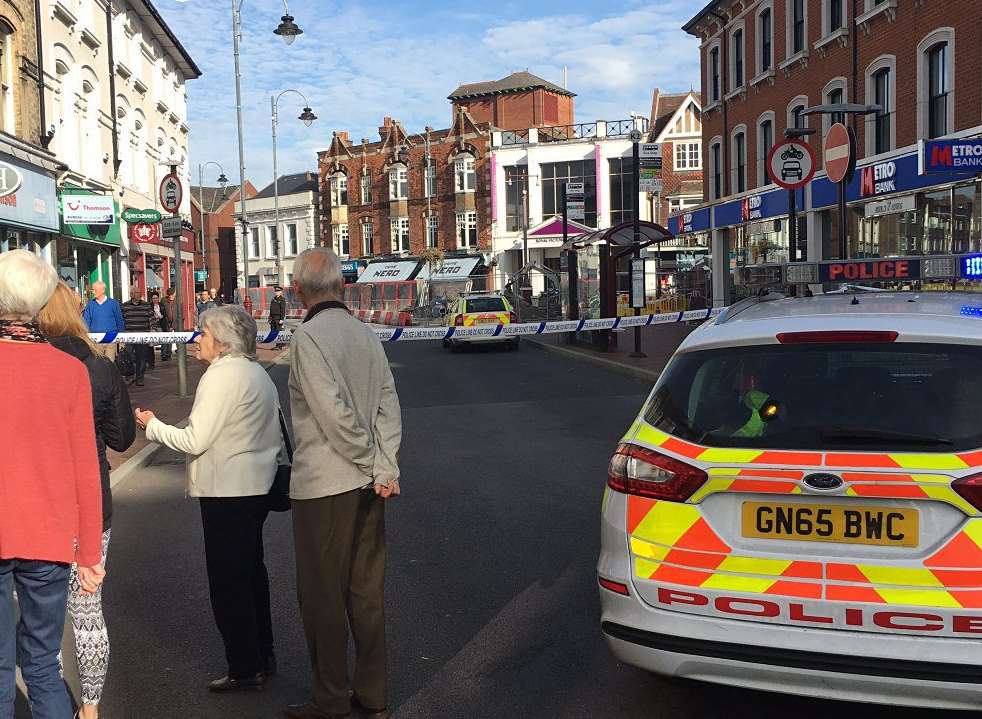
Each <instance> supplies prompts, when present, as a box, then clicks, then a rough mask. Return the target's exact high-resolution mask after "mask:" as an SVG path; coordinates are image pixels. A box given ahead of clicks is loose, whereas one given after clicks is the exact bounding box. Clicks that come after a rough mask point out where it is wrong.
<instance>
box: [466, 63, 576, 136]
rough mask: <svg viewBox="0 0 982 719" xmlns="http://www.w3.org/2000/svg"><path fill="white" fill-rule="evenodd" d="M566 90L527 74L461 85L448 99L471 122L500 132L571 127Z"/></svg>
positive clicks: (570, 95)
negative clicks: (486, 125)
mask: <svg viewBox="0 0 982 719" xmlns="http://www.w3.org/2000/svg"><path fill="white" fill-rule="evenodd" d="M574 97H575V95H574V94H573V93H572V92H570V91H569V90H567V89H566V88H563V87H559V85H554V84H553V83H551V82H549V81H547V80H543V79H542V78H541V77H536V76H535V75H532V74H531V73H528V72H515V73H512V74H511V75H509V76H508V77H506V78H503V79H501V80H494V81H492V82H475V83H470V84H467V85H461V86H460V87H458V88H457V89H456V90H454V91H453V92H452V93H450V96H449V97H448V98H447V99H448V100H450V101H451V102H453V104H454V109H455V110H456V109H457V108H462V109H464V110H466V111H467V112H468V113H469V114H470V116H471V118H473V120H474V122H477V123H482V122H486V123H488V124H490V125H493V126H494V127H495V128H497V129H499V130H523V129H525V128H528V127H540V126H542V125H571V124H573V98H574Z"/></svg>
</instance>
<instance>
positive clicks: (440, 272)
mask: <svg viewBox="0 0 982 719" xmlns="http://www.w3.org/2000/svg"><path fill="white" fill-rule="evenodd" d="M481 263H482V258H480V257H447V258H446V259H444V260H443V262H442V263H440V264H435V265H434V266H433V282H462V281H463V280H466V279H467V278H468V277H470V275H471V273H472V272H474V270H476V269H477V268H478V266H479V265H481ZM416 279H419V280H428V279H430V266H429V265H428V264H426V263H425V262H424V263H423V267H422V268H421V269H420V271H419V275H418V276H417V277H416Z"/></svg>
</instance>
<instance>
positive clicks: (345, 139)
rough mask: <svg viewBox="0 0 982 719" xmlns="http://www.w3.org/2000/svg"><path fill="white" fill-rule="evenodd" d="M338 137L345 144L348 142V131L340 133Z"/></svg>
mask: <svg viewBox="0 0 982 719" xmlns="http://www.w3.org/2000/svg"><path fill="white" fill-rule="evenodd" d="M338 137H340V138H341V139H342V140H344V141H345V142H348V131H347V130H340V131H338Z"/></svg>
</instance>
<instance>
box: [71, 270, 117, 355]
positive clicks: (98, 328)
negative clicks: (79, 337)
mask: <svg viewBox="0 0 982 719" xmlns="http://www.w3.org/2000/svg"><path fill="white" fill-rule="evenodd" d="M92 294H93V297H92V299H91V300H89V301H88V304H86V305H85V309H84V310H82V319H83V320H85V325H86V326H87V327H88V328H89V332H125V331H126V329H125V325H124V323H123V311H122V309H120V306H119V302H117V301H116V300H114V299H113V298H112V297H106V283H105V282H103V281H102V280H98V281H96V282H93V283H92ZM98 350H99V352H101V353H102V354H104V355H105V356H106V357H108V358H109V359H111V360H114V359H116V345H115V344H100V345H98Z"/></svg>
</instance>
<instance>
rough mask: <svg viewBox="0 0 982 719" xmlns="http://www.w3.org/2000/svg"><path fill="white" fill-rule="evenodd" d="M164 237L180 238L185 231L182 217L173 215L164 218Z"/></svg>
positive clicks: (162, 222)
mask: <svg viewBox="0 0 982 719" xmlns="http://www.w3.org/2000/svg"><path fill="white" fill-rule="evenodd" d="M161 225H162V227H163V235H164V237H180V236H181V232H182V230H183V229H184V222H183V220H181V216H180V215H173V216H168V217H165V218H163V220H162V221H161Z"/></svg>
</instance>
